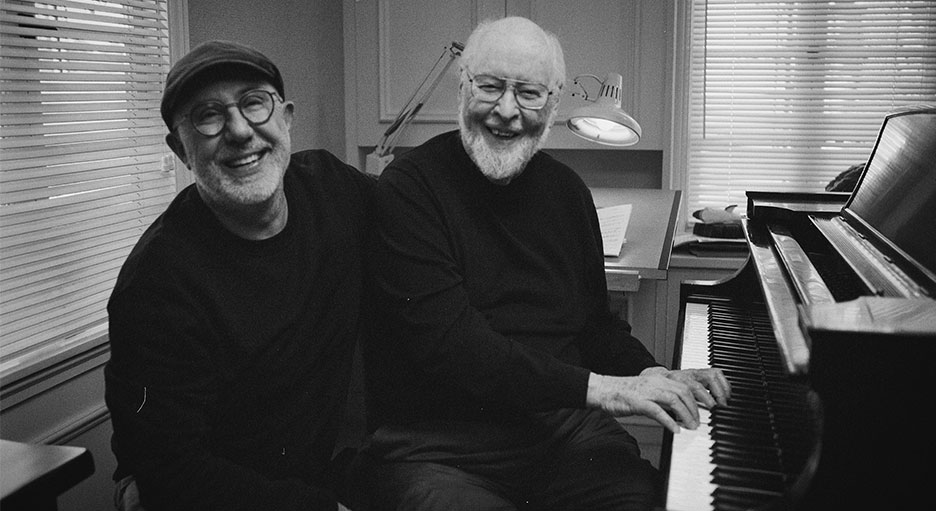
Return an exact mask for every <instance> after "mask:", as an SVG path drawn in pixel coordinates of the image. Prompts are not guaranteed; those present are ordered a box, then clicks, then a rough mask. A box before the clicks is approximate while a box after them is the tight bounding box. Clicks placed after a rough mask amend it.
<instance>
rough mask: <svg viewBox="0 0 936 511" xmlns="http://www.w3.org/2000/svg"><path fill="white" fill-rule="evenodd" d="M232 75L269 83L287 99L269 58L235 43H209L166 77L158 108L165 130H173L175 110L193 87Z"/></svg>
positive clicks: (180, 62) (275, 68) (188, 55)
mask: <svg viewBox="0 0 936 511" xmlns="http://www.w3.org/2000/svg"><path fill="white" fill-rule="evenodd" d="M208 71H211V73H208ZM231 71H241V72H243V71H247V72H248V73H251V74H253V75H259V76H260V77H262V78H264V79H266V80H269V81H270V84H271V85H273V87H274V88H276V92H278V93H279V95H280V98H282V99H286V94H285V91H284V87H283V77H282V76H281V75H280V72H279V69H277V67H276V65H275V64H273V62H272V61H271V60H270V59H268V58H267V57H266V55H264V54H262V53H260V52H259V51H257V50H255V49H253V48H251V47H249V46H245V45H243V44H239V43H235V42H232V41H206V42H204V43H202V44H199V45H198V46H196V47H195V48H192V50H191V51H190V52H188V53H187V54H185V56H184V57H182V58H181V59H179V61H178V62H176V63H175V65H173V66H172V69H170V70H169V74H168V75H167V76H166V88H165V89H164V90H163V96H162V104H161V105H160V108H159V112H160V114H162V118H163V121H164V122H165V123H166V126H168V127H169V129H170V130H171V129H172V114H173V111H174V109H175V107H176V106H177V105H178V103H180V102H181V101H184V99H185V96H186V95H188V94H191V93H192V92H194V87H196V86H201V85H206V84H208V83H210V82H211V81H213V79H214V77H216V76H225V77H229V76H231V74H230V73H231ZM235 76H236V75H235Z"/></svg>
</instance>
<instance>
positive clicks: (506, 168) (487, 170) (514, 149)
mask: <svg viewBox="0 0 936 511" xmlns="http://www.w3.org/2000/svg"><path fill="white" fill-rule="evenodd" d="M465 104H466V103H465V101H461V102H460V105H459V114H458V127H459V128H460V129H459V132H460V133H461V139H462V144H464V146H465V150H466V151H467V152H468V156H470V157H471V160H472V161H473V162H474V163H475V165H477V166H478V168H479V169H480V170H481V173H482V174H484V176H485V177H487V178H488V179H489V180H490V181H492V182H494V183H498V184H507V183H509V182H510V181H511V180H513V179H514V178H515V177H517V176H519V175H520V173H521V172H523V169H524V168H526V164H527V163H528V162H529V161H530V159H531V158H533V155H534V154H536V152H537V151H539V150H540V148H542V147H543V144H544V143H546V137H548V136H549V129H550V127H551V126H552V120H553V117H555V114H556V110H557V109H553V111H552V112H551V113H550V115H549V119H548V120H547V122H546V126H545V127H544V128H543V132H542V133H541V134H540V135H539V136H531V135H524V136H522V137H520V139H519V140H516V141H515V142H514V143H513V144H511V145H510V147H508V148H504V149H501V148H497V149H495V148H492V147H491V146H490V145H488V141H487V139H486V138H485V137H484V135H483V134H482V133H481V132H480V131H479V130H478V129H471V128H470V127H469V126H468V125H467V124H466V122H465V112H464V110H465Z"/></svg>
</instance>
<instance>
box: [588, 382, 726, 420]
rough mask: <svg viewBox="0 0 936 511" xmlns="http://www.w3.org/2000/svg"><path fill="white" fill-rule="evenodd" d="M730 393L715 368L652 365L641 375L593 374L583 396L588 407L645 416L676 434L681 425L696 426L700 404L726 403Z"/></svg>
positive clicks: (623, 415)
mask: <svg viewBox="0 0 936 511" xmlns="http://www.w3.org/2000/svg"><path fill="white" fill-rule="evenodd" d="M730 395H731V389H730V387H729V385H728V381H727V380H726V379H725V377H724V375H723V374H722V373H721V371H720V370H718V369H692V370H680V371H669V370H667V369H666V368H664V367H653V368H648V369H645V370H644V371H643V372H642V373H641V374H640V376H603V375H599V374H595V373H592V374H591V375H590V376H589V378H588V393H587V395H586V398H585V399H586V403H587V405H588V406H590V407H594V408H601V409H603V410H605V411H607V412H608V413H610V414H612V415H614V416H615V417H626V416H629V415H644V416H647V417H650V418H652V419H654V420H656V421H657V422H659V423H660V424H662V425H663V427H665V428H666V429H668V430H670V431H672V432H673V433H679V428H680V425H682V426H683V427H686V428H689V429H696V428H697V427H699V403H701V404H702V406H706V407H713V406H715V405H716V404H725V403H727V399H728V398H729V397H730ZM697 400H698V402H697Z"/></svg>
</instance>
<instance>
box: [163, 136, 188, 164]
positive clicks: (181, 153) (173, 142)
mask: <svg viewBox="0 0 936 511" xmlns="http://www.w3.org/2000/svg"><path fill="white" fill-rule="evenodd" d="M166 144H167V145H168V146H169V149H172V152H174V153H175V155H176V156H178V157H179V159H180V160H182V163H184V164H185V166H186V167H188V160H186V159H185V146H183V145H182V141H181V140H179V136H178V135H176V133H175V132H174V131H173V132H172V133H169V134H168V135H166Z"/></svg>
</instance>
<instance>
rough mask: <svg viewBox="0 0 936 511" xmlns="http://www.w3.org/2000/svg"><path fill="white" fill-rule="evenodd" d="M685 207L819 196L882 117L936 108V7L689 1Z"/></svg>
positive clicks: (868, 145)
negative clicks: (764, 194)
mask: <svg viewBox="0 0 936 511" xmlns="http://www.w3.org/2000/svg"><path fill="white" fill-rule="evenodd" d="M690 40H691V43H690V46H691V56H690V59H691V60H690V69H691V73H690V81H691V84H690V93H689V110H690V111H689V126H688V137H689V143H688V159H687V166H688V171H687V172H688V175H687V200H688V211H690V212H691V211H696V210H698V209H701V208H703V207H716V208H724V207H726V206H729V205H732V204H737V205H738V206H739V207H740V209H741V210H742V211H743V209H744V206H745V202H746V197H745V192H746V191H747V190H767V191H809V192H816V191H820V192H821V191H823V190H824V189H825V186H826V184H828V183H829V181H831V180H832V179H833V178H834V177H835V176H836V175H838V174H839V173H840V172H842V171H844V170H846V169H847V168H848V167H850V166H852V165H855V164H859V163H864V162H865V161H866V160H867V158H868V156H869V154H870V152H871V149H872V147H873V143H874V140H875V139H876V137H877V133H878V130H879V129H880V126H881V122H882V121H883V118H884V115H885V114H886V113H887V112H889V111H892V110H894V109H897V108H900V107H902V106H906V105H910V104H918V103H936V2H934V1H834V2H828V1H803V2H776V1H772V2H767V1H735V0H696V1H694V2H693V5H692V12H691V39H690Z"/></svg>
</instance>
